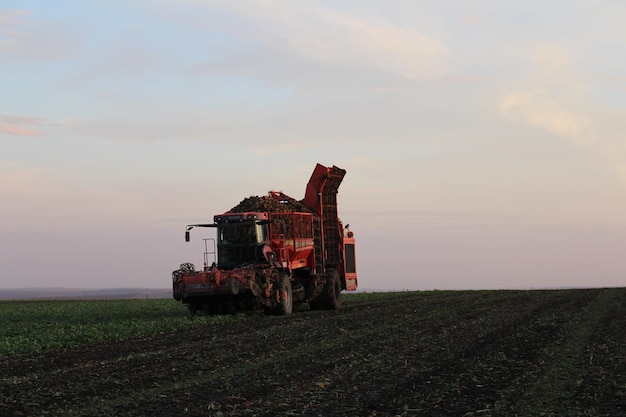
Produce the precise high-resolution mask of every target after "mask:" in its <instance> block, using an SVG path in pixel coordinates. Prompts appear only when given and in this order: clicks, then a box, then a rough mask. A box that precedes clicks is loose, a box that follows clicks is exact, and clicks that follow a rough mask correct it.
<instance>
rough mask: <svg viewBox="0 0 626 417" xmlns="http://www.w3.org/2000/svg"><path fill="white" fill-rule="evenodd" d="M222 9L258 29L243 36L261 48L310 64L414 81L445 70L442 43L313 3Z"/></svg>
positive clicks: (243, 4) (237, 5)
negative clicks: (289, 54) (281, 51)
mask: <svg viewBox="0 0 626 417" xmlns="http://www.w3.org/2000/svg"><path fill="white" fill-rule="evenodd" d="M196 3H198V4H205V3H204V2H196ZM210 4H213V5H216V3H210ZM218 7H222V8H224V9H227V10H230V11H231V12H234V13H235V14H237V15H239V16H241V17H243V18H245V19H247V20H249V21H252V22H253V23H254V25H252V27H253V28H255V29H256V31H255V32H254V34H252V31H253V30H255V29H250V28H246V30H245V31H244V30H241V31H240V32H239V35H240V36H246V37H252V36H254V38H255V39H254V40H255V41H257V42H261V43H264V44H267V45H270V46H272V47H277V48H287V49H288V50H290V51H291V52H292V53H294V54H296V55H298V56H301V57H304V58H306V59H309V60H313V61H320V62H324V63H333V64H339V65H348V66H357V67H359V68H361V69H362V68H363V67H367V68H371V69H375V70H379V71H383V72H386V73H390V74H393V75H396V76H400V77H403V78H407V79H412V80H415V79H425V78H426V79H428V78H435V77H439V76H441V75H443V74H445V72H446V70H447V68H446V58H447V55H448V48H447V47H446V45H445V44H444V43H443V42H441V41H440V40H438V39H436V38H434V37H432V36H429V35H427V34H425V33H422V32H420V31H419V30H416V29H413V28H403V27H399V26H397V25H394V24H393V23H392V22H390V21H387V20H384V19H381V18H378V19H365V18H359V17H357V16H355V15H354V14H348V13H343V12H340V11H337V10H332V9H330V8H329V7H325V6H323V5H321V4H320V3H317V2H310V1H300V2H292V1H281V0H279V1H274V2H265V1H258V0H251V1H240V2H226V3H222V2H220V3H219V5H218Z"/></svg>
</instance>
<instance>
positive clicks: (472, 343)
mask: <svg viewBox="0 0 626 417" xmlns="http://www.w3.org/2000/svg"><path fill="white" fill-rule="evenodd" d="M181 314H185V312H184V309H183V306H182V305H181ZM0 378H1V383H0V415H2V416H5V415H6V416H47V415H51V416H373V415H376V416H620V417H621V416H625V415H626V289H588V290H554V291H441V292H407V293H387V294H365V295H363V296H360V295H357V296H352V297H345V299H344V305H343V307H342V309H341V310H339V311H303V312H298V313H294V314H293V315H290V316H283V317H271V316H264V315H262V314H249V315H247V316H246V317H245V318H243V319H241V320H233V321H216V322H215V323H210V324H207V325H206V326H203V327H195V328H193V329H191V330H185V331H174V332H168V333H165V334H160V335H156V336H153V337H149V338H142V339H126V340H121V341H115V342H106V343H102V344H98V345H87V346H81V347H77V348H71V349H61V350H52V351H47V352H44V353H38V354H20V355H8V356H5V357H2V358H0Z"/></svg>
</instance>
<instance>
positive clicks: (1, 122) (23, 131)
mask: <svg viewBox="0 0 626 417" xmlns="http://www.w3.org/2000/svg"><path fill="white" fill-rule="evenodd" d="M41 124H42V120H41V119H39V118H36V117H25V116H1V115H0V135H1V134H5V135H12V136H40V135H42V132H41V131H39V130H37V129H34V128H33V127H34V126H40V125H41Z"/></svg>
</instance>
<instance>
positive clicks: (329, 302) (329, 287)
mask: <svg viewBox="0 0 626 417" xmlns="http://www.w3.org/2000/svg"><path fill="white" fill-rule="evenodd" d="M310 304H311V308H312V309H314V310H338V309H339V308H340V307H341V278H340V277H339V271H337V270H336V269H330V268H329V269H328V270H327V271H326V285H324V289H323V290H322V293H321V294H320V295H319V297H318V298H317V299H315V300H313V301H312V302H311V303H310Z"/></svg>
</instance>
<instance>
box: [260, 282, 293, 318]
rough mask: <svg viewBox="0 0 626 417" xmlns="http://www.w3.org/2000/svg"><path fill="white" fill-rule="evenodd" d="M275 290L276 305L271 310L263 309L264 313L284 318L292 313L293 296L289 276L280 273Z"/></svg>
mask: <svg viewBox="0 0 626 417" xmlns="http://www.w3.org/2000/svg"><path fill="white" fill-rule="evenodd" d="M277 287H278V288H277V290H276V293H275V295H276V304H275V306H274V307H273V308H268V309H265V313H267V314H274V315H277V316H286V315H288V314H291V312H292V311H293V294H292V291H291V280H290V279H289V274H286V273H281V274H280V281H279V283H278V285H277Z"/></svg>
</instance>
